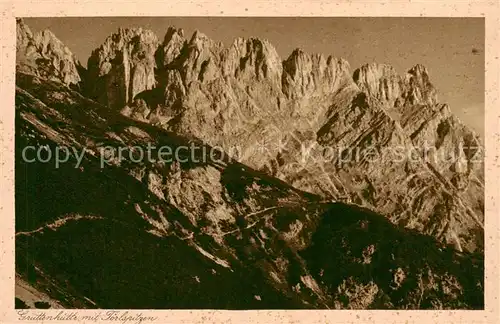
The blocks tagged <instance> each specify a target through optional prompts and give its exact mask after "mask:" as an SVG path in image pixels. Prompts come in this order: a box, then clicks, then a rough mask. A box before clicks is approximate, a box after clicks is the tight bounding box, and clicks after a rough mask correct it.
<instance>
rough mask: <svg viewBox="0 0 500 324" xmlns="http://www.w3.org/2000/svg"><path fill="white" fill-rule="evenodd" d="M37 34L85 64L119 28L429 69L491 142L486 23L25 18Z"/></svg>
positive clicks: (448, 99)
mask: <svg viewBox="0 0 500 324" xmlns="http://www.w3.org/2000/svg"><path fill="white" fill-rule="evenodd" d="M25 22H26V24H28V26H29V27H30V28H31V30H32V31H33V32H37V31H39V30H42V29H45V28H48V29H50V30H51V31H52V32H53V33H54V34H55V35H56V36H57V37H58V38H59V39H60V40H61V41H62V42H63V43H65V44H66V45H67V46H68V47H69V48H70V49H71V51H72V52H73V53H74V54H75V55H76V56H77V58H78V59H79V60H80V61H81V63H82V64H83V65H86V62H87V58H88V57H89V56H90V53H91V51H92V50H93V49H95V48H97V47H99V46H100V44H102V43H103V42H104V40H105V38H106V37H107V36H109V35H110V34H112V33H114V32H116V31H117V30H118V28H119V27H124V28H130V27H143V28H147V29H151V30H152V31H154V32H155V33H156V34H157V35H158V38H159V39H160V40H162V39H163V36H164V35H165V33H166V31H167V28H168V27H169V26H175V27H178V28H183V29H184V31H185V34H186V37H187V38H189V37H190V36H191V35H192V33H193V32H194V30H196V29H198V30H200V31H201V32H203V33H204V34H206V35H207V36H208V37H210V38H211V39H213V40H215V41H222V42H223V43H224V44H225V45H230V44H231V43H232V41H233V40H234V39H235V38H237V37H245V38H247V37H258V38H265V39H268V40H269V41H270V42H271V43H272V44H273V45H274V46H275V48H276V50H277V51H278V53H279V54H280V55H281V57H282V58H283V59H286V58H287V57H288V56H289V55H290V53H291V52H292V51H293V50H294V49H295V48H301V49H302V50H304V51H305V52H309V53H323V54H324V55H325V56H328V55H333V56H335V57H343V58H345V59H346V60H347V61H348V62H349V63H350V65H351V68H352V71H354V69H356V68H358V67H359V66H361V65H363V64H365V63H371V62H377V63H388V64H390V65H392V66H393V67H394V68H395V69H396V70H397V71H398V72H399V73H401V74H403V73H404V72H405V71H406V70H408V69H409V68H411V67H412V66H414V65H415V64H417V63H420V64H423V65H425V66H426V67H427V69H428V71H429V75H430V78H431V82H433V84H434V85H435V86H436V88H437V90H438V94H439V101H440V102H442V103H448V104H449V105H450V108H451V109H452V110H453V111H454V113H455V114H456V115H457V116H458V117H459V118H461V119H462V120H463V121H464V123H466V124H467V125H469V126H470V127H472V128H473V129H474V130H476V131H477V132H478V133H479V134H480V135H481V136H482V137H483V138H484V87H485V84H484V69H485V64H484V19H483V18H368V17H366V18H365V17H363V18H347V17H346V18H340V17H339V18H337V17H332V18H330V17H317V18H314V17H313V18H302V17H300V18H299V17H280V18H275V17H266V18H259V17H244V18H241V17H213V18H211V17H96V18H94V17H91V18H87V17H85V18H78V17H70V18H67V17H65V18H25Z"/></svg>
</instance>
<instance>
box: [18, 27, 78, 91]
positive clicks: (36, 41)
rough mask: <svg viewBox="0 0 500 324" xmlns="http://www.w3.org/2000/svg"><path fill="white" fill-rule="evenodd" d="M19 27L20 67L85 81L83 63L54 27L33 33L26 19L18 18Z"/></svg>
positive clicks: (71, 81) (70, 80)
mask: <svg viewBox="0 0 500 324" xmlns="http://www.w3.org/2000/svg"><path fill="white" fill-rule="evenodd" d="M16 30H17V44H16V61H17V62H16V64H17V66H18V68H19V70H20V71H23V72H27V73H31V74H35V75H38V76H40V77H43V78H46V79H51V80H58V81H61V82H63V83H64V84H66V85H71V84H78V83H79V82H80V81H81V79H80V75H79V73H78V68H77V67H78V66H80V63H79V62H78V60H77V59H76V57H75V56H74V55H73V53H72V52H71V51H70V50H69V48H68V47H66V46H65V45H64V44H63V43H62V42H61V41H60V40H59V39H58V38H57V37H56V36H55V35H54V34H53V33H52V32H51V31H50V30H48V29H46V30H43V31H40V32H38V33H36V34H35V35H33V33H32V32H31V30H30V28H29V27H28V26H27V25H26V24H25V23H24V21H23V20H22V19H17V20H16Z"/></svg>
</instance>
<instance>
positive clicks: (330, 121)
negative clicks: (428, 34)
mask: <svg viewBox="0 0 500 324" xmlns="http://www.w3.org/2000/svg"><path fill="white" fill-rule="evenodd" d="M47 35H48V34H47ZM47 37H48V36H47ZM36 39H39V40H38V41H37V40H36ZM43 39H45V38H44V37H38V38H37V37H33V36H31V33H30V32H29V29H28V28H27V27H26V26H25V25H23V24H18V54H19V53H24V54H23V55H20V57H19V58H18V72H19V74H18V79H17V85H18V88H17V92H16V94H17V97H16V107H17V108H18V115H19V116H18V120H17V122H18V123H17V124H16V125H18V126H17V127H18V128H19V130H18V132H17V133H19V134H22V135H20V136H22V141H25V142H26V143H28V144H29V143H31V142H32V141H42V142H44V143H45V142H47V145H49V146H50V145H52V146H56V145H66V146H74V145H77V146H78V147H80V148H86V150H87V152H88V154H86V155H85V161H86V163H87V165H85V166H83V167H82V168H80V169H78V168H77V169H76V170H73V169H72V168H66V169H64V174H62V173H53V172H52V173H51V172H50V170H49V169H50V168H48V167H47V166H37V167H36V168H43V170H39V169H36V168H35V166H33V168H35V169H33V170H32V172H33V174H46V175H47V179H52V180H51V181H57V183H58V184H59V185H60V186H61V188H66V189H67V188H68V187H70V188H72V187H71V186H69V185H68V183H71V182H75V183H83V185H82V186H81V187H77V188H72V189H71V190H69V189H67V190H59V189H57V188H59V187H57V186H52V187H50V190H55V193H54V192H51V191H50V190H41V192H43V194H44V196H43V197H42V198H39V199H44V201H57V198H56V196H57V194H60V195H63V196H64V197H67V199H61V200H62V201H60V202H58V203H57V208H55V207H54V208H52V209H51V210H45V209H43V208H42V209H36V208H35V207H36V206H35V207H33V209H23V206H22V205H20V206H19V207H18V209H19V210H20V215H24V216H22V217H25V218H26V217H29V218H30V219H31V218H35V219H36V220H37V221H36V222H35V221H33V222H32V223H30V224H32V226H31V227H29V228H25V227H26V222H23V221H22V219H23V218H22V217H21V218H20V220H19V222H18V228H16V230H17V231H18V232H19V233H24V234H19V236H20V237H19V239H18V240H19V242H20V246H21V247H22V249H25V250H28V251H29V250H30V249H34V248H35V247H33V246H31V245H30V243H29V242H31V241H30V240H31V239H32V238H33V239H34V240H35V241H36V242H39V244H40V245H39V246H40V247H39V249H40V250H44V251H45V250H48V251H55V252H53V254H51V255H47V254H43V253H42V254H43V257H41V259H40V260H38V261H37V262H39V264H36V265H33V266H34V267H37V268H40V266H42V265H43V268H44V269H46V271H49V272H51V273H54V274H55V273H58V272H61V271H62V272H65V273H66V271H69V270H67V269H69V268H71V267H72V265H70V264H67V263H64V262H62V263H58V262H59V261H57V260H56V259H55V258H56V257H55V255H77V254H78V253H81V254H82V255H85V256H86V257H85V258H87V257H88V260H90V259H91V256H92V255H96V251H99V253H97V254H99V255H101V254H103V259H102V262H104V263H106V269H108V270H109V269H113V268H115V267H116V266H117V264H121V263H122V262H125V260H123V259H122V258H120V257H111V255H108V254H107V253H106V252H105V251H102V248H100V247H99V246H100V245H99V244H101V245H106V246H109V245H107V244H108V241H107V238H106V237H108V236H109V228H115V227H116V228H119V229H116V231H115V232H113V233H112V234H111V235H112V237H113V238H112V239H111V240H112V241H113V242H114V243H113V244H114V245H113V248H112V249H111V250H113V249H115V248H116V250H117V251H123V250H124V249H125V250H130V251H131V254H132V256H133V257H131V258H130V260H138V259H140V258H142V257H141V253H143V252H142V251H143V249H138V248H137V247H135V246H130V245H128V243H127V242H126V241H125V240H124V239H123V237H122V236H123V235H124V234H123V233H126V235H130V236H132V237H136V242H141V244H144V246H145V247H147V248H148V249H150V250H151V251H153V252H151V253H153V254H154V255H159V256H160V257H161V258H164V259H168V260H177V261H178V262H177V261H176V262H177V263H182V264H183V266H182V267H177V266H174V268H173V270H172V271H171V270H169V269H166V268H163V267H160V269H158V267H156V266H155V265H151V266H145V268H140V267H139V266H138V265H136V264H133V263H127V265H128V268H129V269H130V272H127V271H125V272H123V273H121V274H120V276H121V277H120V278H122V279H123V280H121V281H118V282H127V280H130V278H131V277H134V274H133V273H132V272H133V271H132V270H134V269H135V270H134V271H140V272H141V273H147V275H146V276H145V277H144V278H143V279H141V280H142V281H140V282H138V283H137V285H136V286H131V287H128V286H127V287H122V286H120V285H119V284H118V283H117V281H116V280H111V279H110V278H111V276H112V275H113V274H112V271H111V270H109V271H108V270H105V272H103V277H102V278H100V281H99V283H97V282H89V281H88V278H92V276H91V275H88V271H90V268H88V267H85V266H84V264H77V265H74V267H76V268H75V269H74V271H75V273H76V274H75V275H74V276H73V277H71V280H70V281H71V285H70V286H69V288H68V289H70V290H69V291H64V292H60V293H61V294H63V295H68V296H73V297H72V298H73V299H72V300H73V301H72V302H70V303H69V304H72V305H76V304H78V305H83V306H85V307H91V306H89V305H88V302H86V301H85V298H83V297H85V296H84V295H82V294H83V292H84V291H87V292H88V291H89V290H86V288H85V287H86V286H89V285H90V286H92V291H91V292H92V296H93V298H95V299H98V300H94V302H96V304H97V305H98V306H100V307H110V308H116V307H117V306H121V307H127V306H129V307H133V308H137V307H139V306H140V307H145V308H148V307H149V308H151V307H167V308H168V307H174V308H175V307H198V308H200V307H209V308H210V307H229V308H245V307H248V308H275V307H277V308H280V307H281V308H283V307H285V308H286V307H292V308H304V307H305V308H327V307H328V308H369V307H371V308H476V307H480V305H482V287H483V286H482V283H481V280H482V274H483V272H482V271H483V270H482V264H483V263H482V262H483V261H482V253H483V251H484V241H483V240H484V228H483V226H484V225H483V224H484V167H483V164H482V157H483V156H482V154H483V146H482V144H481V141H480V139H479V137H478V136H477V135H476V134H475V133H474V132H472V131H471V130H470V129H468V128H467V127H466V126H465V125H464V124H463V123H462V122H461V121H460V120H459V119H458V118H457V117H456V116H454V115H453V114H452V113H451V110H450V108H449V107H448V106H447V105H446V104H443V103H440V102H439V101H438V98H437V91H436V89H435V88H434V86H433V85H432V83H431V81H430V77H429V73H428V71H427V70H426V68H425V67H423V66H422V65H416V66H414V67H413V68H411V69H409V70H408V72H407V73H406V74H405V75H404V76H400V75H398V73H397V72H396V71H395V69H394V68H392V67H391V66H389V65H380V64H368V65H365V66H362V67H360V68H359V69H356V70H355V71H354V72H353V73H352V72H351V69H350V66H349V64H348V63H347V62H346V61H345V60H343V59H339V58H334V57H331V56H330V57H325V56H323V55H319V54H308V53H304V52H303V51H301V50H299V49H297V50H295V51H293V52H292V53H291V55H290V56H289V57H288V58H286V59H285V60H282V58H280V57H279V55H278V54H277V52H276V50H275V49H274V47H273V46H272V45H271V44H270V43H269V42H268V41H266V40H261V39H255V38H250V39H242V38H238V39H236V40H235V41H234V42H233V43H232V44H231V45H230V46H224V44H221V43H217V42H214V41H213V40H211V39H210V38H209V37H207V36H206V35H204V34H203V33H201V32H199V31H196V32H195V33H194V34H193V35H192V36H191V37H190V38H186V37H185V35H184V32H183V30H182V29H176V28H169V29H168V30H167V33H166V35H165V37H164V38H163V41H162V42H160V41H159V40H158V38H157V37H156V36H155V35H154V34H153V33H152V32H151V31H148V30H144V29H140V28H136V29H120V30H119V31H118V32H117V33H115V34H113V35H111V36H110V37H108V38H107V39H106V41H105V43H104V44H103V45H102V46H100V47H99V48H98V49H96V50H95V51H94V52H93V53H92V55H91V57H90V58H89V60H88V71H86V73H85V75H84V77H83V76H82V79H83V86H82V89H83V90H80V91H79V92H78V93H77V92H75V91H72V90H70V89H68V88H64V87H60V86H58V85H54V84H52V82H51V80H52V79H57V78H59V77H57V78H56V77H55V76H53V75H50V74H42V73H40V72H37V73H32V72H31V71H32V69H34V71H39V70H40V69H41V68H40V67H39V66H37V65H34V66H33V65H31V62H33V60H32V59H30V60H25V59H24V58H25V57H35V56H36V55H39V54H37V53H47V52H50V51H51V49H52V48H54V46H53V45H50V46H49V45H47V46H45V45H43V44H49V43H47V42H46V41H44V40H43ZM21 45H22V46H21ZM44 48H46V49H45V50H44ZM48 48H50V49H48ZM33 53H34V54H33ZM40 55H41V54H40ZM35 61H36V60H35ZM34 67H35V68H36V69H38V70H36V69H35V68H34ZM44 71H45V70H44ZM58 73H59V72H58ZM28 74H30V75H28ZM33 74H34V75H33ZM54 75H61V74H60V73H59V74H57V73H55V72H54ZM63 79H64V78H63ZM103 105H104V106H106V108H104V107H103ZM74 111H79V112H81V113H80V114H74V113H73V112H74ZM72 118H73V119H74V120H72ZM42 119H43V120H42ZM30 134H31V135H33V136H34V137H33V136H31V135H30ZM33 138H35V139H33ZM96 139H99V140H96ZM20 143H21V142H20ZM148 143H150V144H151V143H152V144H154V145H155V146H156V147H159V146H161V145H163V146H169V147H171V148H177V147H190V146H191V145H198V146H200V147H199V148H200V150H196V152H197V153H196V154H194V155H189V153H186V154H185V156H184V155H183V156H182V157H183V158H186V160H185V162H183V163H179V162H169V163H160V162H158V161H154V162H151V161H146V162H141V163H132V162H130V161H128V160H126V159H125V160H124V161H118V160H113V162H112V163H111V165H110V166H108V167H107V168H104V170H101V168H99V167H98V165H97V163H98V161H99V159H100V158H101V154H102V151H101V149H102V147H103V146H104V145H111V146H116V147H119V146H123V145H125V146H127V147H132V146H140V147H145V146H146V145H147V144H148ZM19 145H21V144H19ZM212 150H215V155H214V154H212V153H214V151H212ZM21 168H25V166H24V165H22V166H20V167H19V168H17V169H21ZM24 176H25V177H27V176H26V175H24ZM36 179H42V180H43V179H44V178H36V177H35V178H33V177H31V176H30V177H29V179H24V178H22V179H21V180H19V181H22V182H23V183H25V182H26V183H29V182H30V181H34V182H36V181H37V180H36ZM53 179H57V180H53ZM110 179H111V180H110ZM113 179H114V180H113ZM42 180H40V181H42ZM97 184H99V185H97ZM118 184H119V185H118ZM40 185H41V183H39V182H36V183H35V184H34V185H33V188H37V187H38V186H40ZM117 186H118V187H119V189H117ZM56 187H57V188H56ZM95 187H98V188H99V189H98V190H97V189H95ZM22 188H25V187H22ZM22 188H20V189H19V190H20V191H19V193H18V194H19V195H20V196H22V195H24V196H26V199H27V200H28V201H29V200H30V199H34V198H33V197H34V196H36V194H35V192H24V191H22V190H24V189H22ZM54 188H56V189H54ZM117 190H118V191H117ZM66 191H70V192H69V193H67V192H66ZM116 191H117V192H118V193H116V195H115V196H113V197H114V198H113V199H112V200H110V201H104V200H103V198H102V197H108V196H109V194H106V193H109V192H116ZM81 192H85V194H84V195H81V194H80V193H81ZM37 193H38V191H37ZM24 196H23V197H24ZM77 197H80V198H77ZM26 199H24V198H23V200H19V201H23V203H24V202H25V201H27V200H26ZM66 200H67V201H66ZM96 201H97V202H99V203H98V204H97V205H98V206H97V207H92V208H91V207H89V206H96ZM332 202H335V203H332ZM37 206H39V205H37ZM37 208H38V207H37ZM30 210H32V211H31V212H30ZM24 213H26V215H25V214H24ZM37 217H38V218H37ZM60 219H62V220H64V221H61V220H60ZM96 220H98V221H96ZM99 221H102V223H99ZM66 223H68V224H73V223H74V224H75V225H74V227H71V226H69V227H65V226H66V225H65V224H66ZM96 223H97V224H96ZM23 224H24V225H23ZM63 225H64V226H63ZM80 226H83V227H84V228H85V227H86V226H90V227H91V228H93V229H94V230H93V231H92V232H91V234H89V235H90V236H89V237H86V236H85V235H83V234H81V233H82V232H84V231H82V230H80V229H79V227H80ZM54 228H56V229H57V230H56V231H55V232H56V233H52V232H49V233H51V234H49V235H46V234H47V229H54ZM82 235H83V236H82ZM26 237H28V238H29V239H26ZM65 237H71V239H70V240H71V244H74V245H72V246H75V247H76V249H75V250H74V251H71V250H68V249H67V247H66V245H64V246H61V245H58V243H57V242H59V241H60V240H63V239H65ZM73 239H74V240H75V241H73ZM78 240H80V241H85V242H88V241H90V242H97V243H96V244H92V245H90V246H88V247H82V246H80V245H78V243H77V242H78ZM99 242H100V243H99ZM37 244H38V243H37ZM415 247H418V248H415ZM113 251H114V250H113ZM119 254H120V253H119ZM153 254H151V256H150V257H151V258H153ZM324 255H328V256H331V258H330V257H329V258H324V257H323V256H324ZM85 258H84V259H85ZM107 259H111V260H109V261H105V260H107ZM85 260H87V259H85ZM88 260H87V261H88ZM127 260H129V259H127ZM145 260H149V259H145ZM183 260H190V261H188V262H184V261H183ZM259 260H260V261H259ZM262 260H264V261H262ZM265 260H267V261H265ZM19 262H20V263H21V264H23V265H24V264H25V263H30V261H29V260H28V261H27V260H24V259H22V258H21V259H20V260H19ZM145 262H146V263H148V262H150V261H145ZM89 264H91V263H89ZM186 264H189V265H186ZM68 267H69V268H68ZM20 269H21V268H20ZM34 269H35V268H34ZM81 269H85V270H81ZM196 269H198V270H196ZM199 269H202V270H199ZM339 269H344V270H342V271H340V272H339V271H338V270H339ZM33 271H34V272H35V273H37V274H38V275H40V273H38V272H37V271H35V270H33ZM68 273H69V272H68ZM176 273H181V275H180V276H181V277H182V278H183V279H182V280H180V282H188V281H189V282H190V284H189V285H188V286H189V287H191V288H193V287H197V288H196V289H194V290H190V291H193V293H192V294H191V293H190V294H187V295H186V298H184V299H179V298H178V295H179V294H174V293H172V295H170V294H169V293H165V291H172V287H174V288H175V289H179V291H181V290H182V291H184V290H183V289H184V287H183V286H181V285H180V283H179V280H178V278H177V277H176V276H177V275H176ZM470 273H472V278H473V279H470V278H469V277H470ZM24 275H27V274H24ZM108 276H109V277H108ZM250 277H251V278H252V282H255V284H253V286H252V285H250V286H247V285H243V286H241V290H239V289H237V288H234V287H236V286H238V287H239V286H240V285H239V283H241V282H242V281H245V280H244V279H248V278H250ZM165 278H167V279H165ZM175 278H177V279H175ZM193 280H194V281H193ZM159 281H161V282H162V283H159ZM247 281H248V280H247ZM42 282H43V281H42ZM102 282H104V283H106V285H104V286H103V285H102V284H101V283H102ZM200 282H201V283H202V284H200ZM210 282H212V283H213V287H212V286H210V285H211V284H210ZM45 284H46V285H48V286H49V288H50V289H52V290H53V289H56V288H55V287H52V286H51V284H50V280H48V281H46V282H45ZM141 287H142V288H141ZM214 287H217V288H221V287H224V289H225V290H224V291H225V292H226V293H227V294H226V295H231V296H240V297H237V298H233V299H232V301H231V302H230V303H229V304H228V301H227V300H226V299H224V300H221V299H218V298H217V296H216V295H212V294H213V293H212V292H211V293H207V291H209V290H210V291H211V290H212V289H213V291H217V292H218V291H219V290H217V289H215V288H214ZM256 287H257V288H256ZM42 288H43V287H41V288H40V289H42ZM46 288H47V287H46ZM191 288H190V289H191ZM57 289H60V288H57ZM143 289H144V290H143ZM175 289H174V290H175ZM197 289H199V290H197ZM235 289H236V290H235ZM256 289H257V290H256ZM42 290H43V289H42ZM112 291H124V292H125V293H123V294H116V295H114V294H113V293H112ZM151 291H154V292H155V293H154V294H155V295H156V294H161V292H162V291H163V294H167V295H162V296H163V297H162V298H160V299H161V300H162V301H161V302H160V301H159V300H160V299H155V298H151V297H147V296H150V295H148V294H149V293H150V292H151ZM137 294H139V295H140V296H144V297H145V302H144V303H143V304H140V305H139V306H138V305H137V304H134V301H136V300H137V298H136V297H137V296H136V295H137ZM241 296H243V297H241ZM255 296H258V298H256V297H255ZM86 297H88V296H86ZM134 305H135V306H134ZM228 305H229V306H228ZM478 305H479V306H478ZM83 306H82V307H83ZM140 307H139V308H140Z"/></svg>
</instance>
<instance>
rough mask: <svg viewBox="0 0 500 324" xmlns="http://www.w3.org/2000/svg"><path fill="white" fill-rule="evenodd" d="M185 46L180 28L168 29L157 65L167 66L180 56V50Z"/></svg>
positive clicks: (182, 31)
mask: <svg viewBox="0 0 500 324" xmlns="http://www.w3.org/2000/svg"><path fill="white" fill-rule="evenodd" d="M185 45H186V39H185V38H184V30H183V29H182V28H175V27H169V28H168V30H167V33H166V34H165V37H164V38H163V44H162V45H161V48H160V55H161V58H160V60H159V63H160V64H162V65H163V66H168V65H169V64H170V63H172V62H173V61H174V59H175V58H177V57H178V56H179V55H180V54H181V50H182V48H183V47H184V46H185Z"/></svg>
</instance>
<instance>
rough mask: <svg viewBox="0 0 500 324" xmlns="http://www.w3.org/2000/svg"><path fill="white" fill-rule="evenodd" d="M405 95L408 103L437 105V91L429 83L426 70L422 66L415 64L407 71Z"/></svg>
mask: <svg viewBox="0 0 500 324" xmlns="http://www.w3.org/2000/svg"><path fill="white" fill-rule="evenodd" d="M405 81H406V83H407V85H408V86H407V87H408V90H407V94H406V99H407V100H409V101H410V103H412V104H415V103H421V104H429V105H434V104H437V103H438V97H437V91H436V88H435V87H434V85H433V84H432V83H431V82H430V79H429V74H428V72H427V68H426V67H425V66H423V65H422V64H417V65H415V66H414V67H412V68H411V69H410V70H408V73H407V74H406V80H405Z"/></svg>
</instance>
